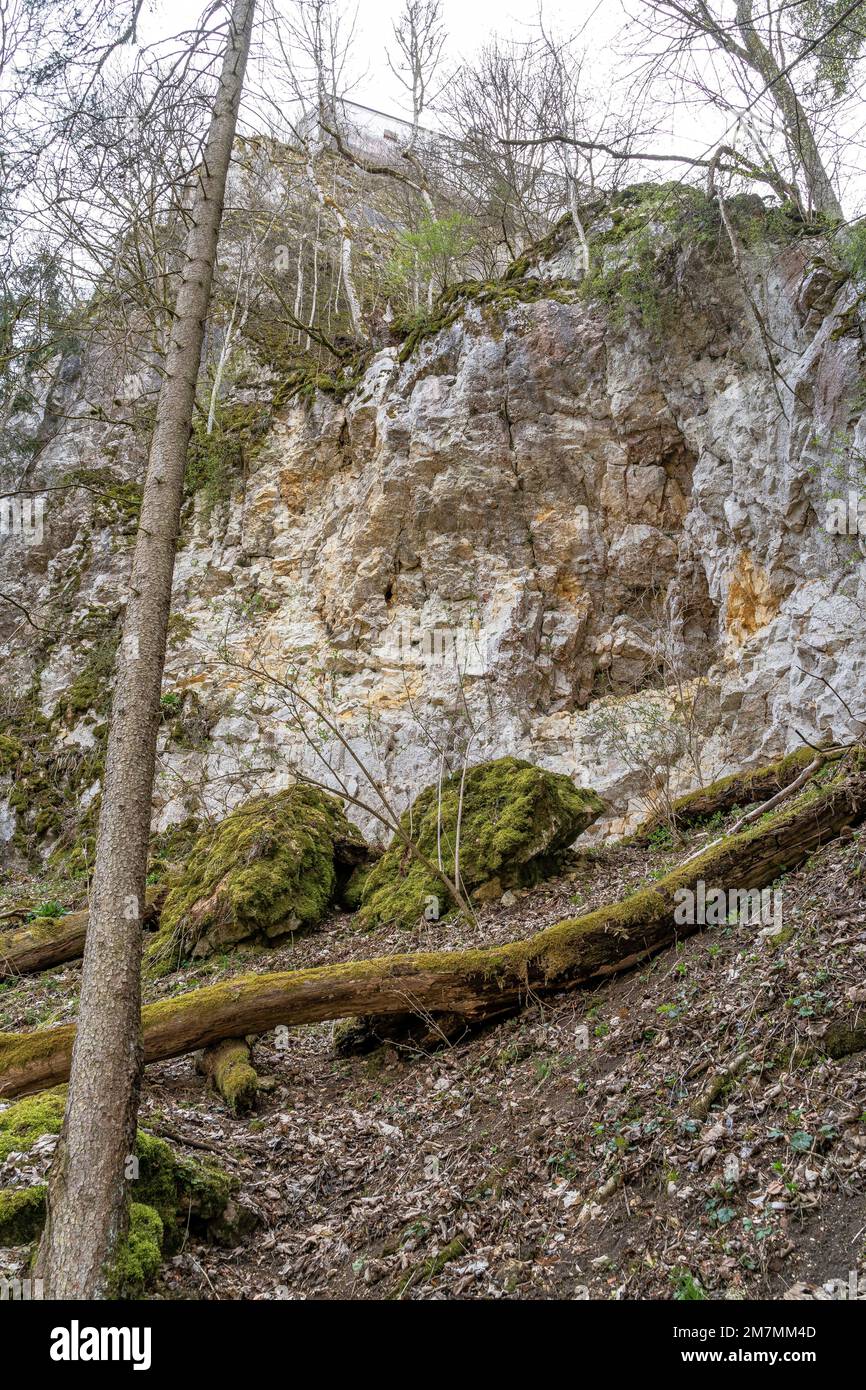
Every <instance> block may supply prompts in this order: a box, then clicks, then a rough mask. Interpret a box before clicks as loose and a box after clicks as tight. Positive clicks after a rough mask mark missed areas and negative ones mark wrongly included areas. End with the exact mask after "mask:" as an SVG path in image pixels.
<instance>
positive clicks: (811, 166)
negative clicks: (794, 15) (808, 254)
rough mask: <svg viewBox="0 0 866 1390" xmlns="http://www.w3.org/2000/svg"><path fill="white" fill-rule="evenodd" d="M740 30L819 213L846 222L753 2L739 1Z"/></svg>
mask: <svg viewBox="0 0 866 1390" xmlns="http://www.w3.org/2000/svg"><path fill="white" fill-rule="evenodd" d="M737 27H738V29H739V31H740V37H741V39H742V41H743V46H744V48H745V50H746V53H747V54H748V61H749V64H750V65H751V67H752V68H754V70H755V71H756V72H757V73H758V74H759V75H760V76H761V77H762V78H763V79H764V81H765V82H766V84H767V87H768V89H769V92H770V94H771V96H772V97H773V100H774V101H775V103H776V106H777V107H778V110H779V114H780V115H781V117H782V120H783V122H784V125H785V132H786V134H787V136H788V139H789V140H790V142H791V145H792V147H793V149H794V150H795V151H796V153H797V155H798V157H799V159H800V163H801V164H802V166H803V175H804V177H805V179H806V184H807V187H808V189H809V195H810V197H811V199H812V204H813V206H814V208H815V211H816V212H826V213H829V215H830V216H831V217H837V218H839V220H840V221H841V220H842V217H843V213H842V207H841V204H840V202H839V199H838V198H837V196H836V190H835V189H834V187H833V183H832V180H831V178H830V176H829V174H828V173H827V170H826V169H825V168H824V161H823V159H822V158H821V152H820V150H819V149H818V145H817V142H816V140H815V136H814V135H813V133H812V127H811V125H810V124H809V117H808V116H807V115H806V112H805V111H804V110H803V107H802V106H801V104H800V101H799V98H798V96H797V93H796V90H795V88H794V85H793V83H792V82H791V80H790V78H788V77H787V76H786V75H785V74H784V73H783V71H782V69H781V68H780V67H779V64H778V63H777V62H776V59H775V58H774V57H773V54H772V53H771V52H770V50H769V48H767V46H766V44H765V43H764V42H763V40H762V38H761V36H760V34H759V33H758V31H757V29H756V28H755V21H754V15H753V12H752V0H737Z"/></svg>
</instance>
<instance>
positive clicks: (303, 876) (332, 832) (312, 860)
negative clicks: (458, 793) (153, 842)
mask: <svg viewBox="0 0 866 1390" xmlns="http://www.w3.org/2000/svg"><path fill="white" fill-rule="evenodd" d="M366 855H367V847H366V845H365V843H364V840H363V838H362V836H361V834H360V831H358V830H357V829H356V828H355V827H354V826H353V825H352V824H351V822H350V821H349V820H348V819H347V817H346V814H345V812H344V810H343V807H342V803H341V802H340V801H339V800H338V799H337V798H336V797H334V796H330V795H328V793H327V792H322V791H319V790H318V789H316V788H314V787H309V786H305V785H297V786H294V787H290V788H289V789H288V790H287V791H282V792H277V793H276V795H274V796H264V797H258V798H256V799H255V800H253V801H248V802H246V803H245V804H244V805H243V806H240V807H239V808H238V809H237V810H236V811H233V812H232V813H231V815H229V816H227V817H226V819H225V820H223V821H221V822H220V823H219V824H218V825H215V826H213V827H210V828H209V829H208V830H206V831H205V832H204V833H203V834H202V835H201V836H200V837H199V839H198V840H197V841H196V843H195V845H194V846H193V849H192V852H191V854H190V856H189V859H188V860H187V862H186V863H185V864H184V866H183V867H182V868H181V869H179V870H178V871H177V872H176V874H175V875H174V878H173V879H172V880H171V881H170V884H169V888H168V894H167V897H166V900H165V906H164V907H163V910H162V917H161V921H160V929H159V932H158V933H157V935H156V937H155V938H154V940H153V942H152V943H151V945H150V948H149V950H148V957H149V960H150V962H151V965H152V966H154V967H155V968H157V969H160V968H161V969H170V968H172V966H173V965H174V964H176V963H178V962H179V961H181V960H182V959H184V958H185V957H187V956H190V955H192V956H204V955H208V954H210V953H211V952H212V951H214V950H216V949H218V948H219V947H224V946H228V945H232V944H234V943H235V942H238V941H242V940H245V939H258V940H260V941H272V940H274V939H276V938H278V937H281V936H285V935H287V934H288V933H289V932H292V931H297V930H300V929H301V928H304V927H309V926H313V925H315V924H316V923H317V922H319V921H320V920H321V918H322V917H323V916H324V914H325V912H326V910H327V908H328V907H329V905H330V904H331V903H332V901H333V900H334V897H335V895H336V893H337V891H338V889H339V887H340V884H341V881H342V878H343V877H345V871H347V870H348V868H349V867H350V866H351V865H353V864H357V863H359V862H360V861H361V860H362V859H364V858H365V857H366Z"/></svg>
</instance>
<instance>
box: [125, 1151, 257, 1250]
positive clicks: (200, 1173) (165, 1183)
mask: <svg viewBox="0 0 866 1390" xmlns="http://www.w3.org/2000/svg"><path fill="white" fill-rule="evenodd" d="M136 1155H137V1157H138V1163H139V1170H138V1179H137V1181H136V1183H135V1195H136V1198H137V1199H138V1200H139V1201H141V1202H145V1203H147V1205H148V1206H150V1207H153V1208H154V1209H155V1210H156V1211H157V1212H159V1215H160V1218H161V1220H162V1224H163V1248H164V1249H165V1251H166V1252H167V1253H171V1252H172V1251H174V1250H176V1249H178V1248H179V1246H180V1245H181V1243H182V1241H183V1236H184V1232H185V1231H186V1230H187V1229H192V1230H194V1231H203V1230H204V1229H205V1228H206V1227H207V1226H208V1224H209V1223H210V1222H213V1221H216V1220H218V1219H219V1218H220V1217H221V1216H222V1215H223V1213H224V1211H225V1209H226V1206H227V1205H228V1203H229V1201H230V1200H231V1198H232V1196H233V1195H234V1193H235V1191H236V1189H237V1182H236V1181H235V1179H234V1178H232V1177H231V1176H230V1175H229V1174H228V1173H226V1172H224V1171H223V1169H221V1168H219V1167H218V1166H217V1165H216V1164H214V1163H210V1162H207V1161H205V1162H195V1161H193V1160H192V1159H189V1158H183V1157H178V1155H176V1154H175V1152H174V1150H173V1149H172V1148H171V1146H170V1145H169V1144H167V1143H166V1141H165V1140H164V1139H160V1138H159V1136H158V1135H156V1134H149V1133H148V1132H147V1131H146V1130H143V1129H140V1130H139V1131H138V1137H137V1139H136Z"/></svg>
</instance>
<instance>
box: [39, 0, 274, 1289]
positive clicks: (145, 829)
mask: <svg viewBox="0 0 866 1390" xmlns="http://www.w3.org/2000/svg"><path fill="white" fill-rule="evenodd" d="M254 12H255V0H234V3H233V6H232V9H231V11H230V15H229V21H228V28H227V33H226V40H225V49H224V54H223V61H222V71H221V75H220V78H219V83H218V89H217V93H216V97H215V100H214V106H213V112H212V116H211V121H210V128H209V132H208V136H207V140H206V143H205V147H204V151H203V155H202V159H201V163H200V166H199V170H198V174H197V179H196V189H195V195H194V199H193V204H192V209H191V227H190V232H189V237H188V240H187V245H186V253H185V260H184V265H183V270H182V273H181V280H180V288H179V290H178V295H177V300H176V303H175V310H174V322H173V328H172V333H171V339H170V342H169V347H168V353H167V360H166V368H165V378H164V382H163V385H162V388H161V391H160V396H159V402H158V405H157V415H156V425H155V429H154V434H153V440H152V443H151V448H150V457H149V462H148V470H147V478H146V481H145V487H144V496H143V501H142V510H141V522H140V525H139V531H138V536H137V540H136V546H135V554H134V558H133V566H132V575H131V578H130V588H129V601H128V604H127V609H126V615H125V619H124V625H123V641H122V647H121V656H120V659H119V663H118V671H117V676H116V685H115V692H114V700H113V705H112V715H111V724H110V731H109V742H108V758H107V762H106V769H105V778H104V783H103V794H102V805H101V811H100V820H99V834H98V840H97V851H96V865H95V870H94V878H93V888H92V894H91V900H90V917H89V926H88V932H87V943H86V948H85V956H84V973H83V979H82V990H81V1002H80V1006H79V1015H78V1031H77V1037H76V1044H75V1050H74V1054H73V1058H72V1070H71V1074H70V1086H69V1097H68V1101H67V1106H66V1116H65V1119H64V1124H63V1130H62V1133H61V1138H60V1143H59V1145H58V1149H57V1153H56V1155H55V1159H54V1162H53V1164H52V1169H51V1175H50V1181H49V1190H48V1215H47V1222H46V1227H45V1233H44V1236H43V1240H42V1244H41V1246H40V1251H39V1257H38V1268H39V1272H40V1274H41V1275H42V1277H43V1278H44V1279H45V1282H46V1289H47V1292H48V1293H49V1296H51V1297H54V1298H64V1297H66V1298H68V1297H73V1298H93V1297H97V1298H98V1297H104V1296H106V1294H107V1293H109V1292H110V1288H111V1278H112V1260H113V1257H114V1254H115V1252H116V1250H117V1247H118V1242H119V1240H120V1239H121V1237H122V1235H123V1231H124V1227H125V1222H126V1219H127V1202H126V1184H125V1167H126V1162H127V1158H128V1156H129V1154H130V1153H131V1152H132V1151H133V1146H134V1139H135V1124H136V1115H137V1110H138V1094H139V1086H140V1078H141V1068H142V1051H141V1034H140V1023H139V1016H140V1015H139V1010H140V969H141V926H142V910H143V905H144V899H145V876H146V872H147V852H148V840H149V835H150V815H151V795H152V790H153V777H154V766H155V755H156V742H157V732H158V726H159V699H160V686H161V681H162V671H163V666H164V662H165V643H166V631H167V625H168V614H169V606H170V601H171V584H172V574H173V571H174V558H175V548H176V544H177V534H178V523H179V517H180V508H181V500H182V493H183V474H184V465H185V462H186V451H187V444H188V441H189V436H190V429H191V423H192V413H193V407H194V401H195V391H196V383H197V380H198V373H199V362H200V358H201V349H202V342H203V336H204V324H205V318H206V316H207V309H208V302H209V299H210V290H211V282H212V278H213V269H214V261H215V257H216V246H217V238H218V235H219V228H220V222H221V219H222V211H223V199H224V196H225V185H226V178H227V174H228V168H229V162H230V159H231V153H232V144H233V140H234V135H235V129H236V125H237V118H238V107H239V103H240V97H241V91H242V88H243V81H244V73H245V69H246V62H247V56H248V53H249V46H250V38H251V32H252V25H253V16H254Z"/></svg>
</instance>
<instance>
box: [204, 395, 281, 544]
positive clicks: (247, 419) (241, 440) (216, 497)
mask: <svg viewBox="0 0 866 1390" xmlns="http://www.w3.org/2000/svg"><path fill="white" fill-rule="evenodd" d="M272 419H273V417H272V414H271V411H270V408H269V407H267V406H265V405H262V404H260V403H255V402H254V403H253V404H250V405H234V406H228V407H226V408H224V409H223V410H221V411H220V412H219V414H218V416H217V418H216V421H215V423H214V428H213V430H212V431H211V433H210V434H208V432H207V422H206V421H203V420H201V419H197V420H196V422H195V425H194V427H193V432H192V436H191V438H190V441H189V448H188V450H187V456H186V471H185V473H184V489H185V492H186V495H187V497H195V496H197V495H201V497H202V499H203V500H202V510H203V515H204V517H205V519H207V518H209V517H210V515H211V513H212V512H213V510H214V508H215V507H216V506H218V505H220V504H221V503H223V502H227V501H228V500H229V498H230V497H231V495H232V491H233V489H234V487H235V486H236V484H237V483H238V481H239V480H240V478H241V477H242V476H243V470H244V467H245V465H247V464H248V463H249V462H250V461H251V459H252V458H254V456H255V454H256V453H257V452H258V450H259V449H260V448H261V445H262V443H263V442H264V439H265V437H266V435H267V433H268V430H269V429H270V427H271V422H272Z"/></svg>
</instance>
